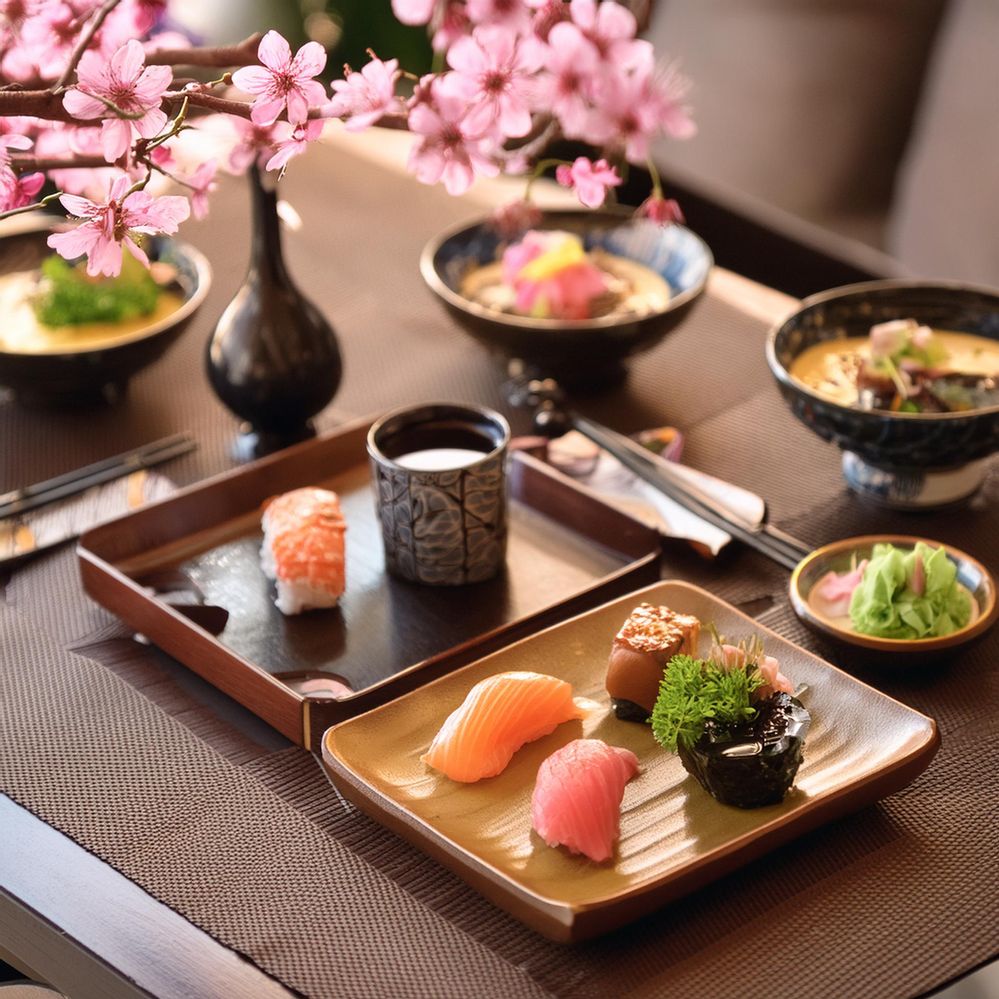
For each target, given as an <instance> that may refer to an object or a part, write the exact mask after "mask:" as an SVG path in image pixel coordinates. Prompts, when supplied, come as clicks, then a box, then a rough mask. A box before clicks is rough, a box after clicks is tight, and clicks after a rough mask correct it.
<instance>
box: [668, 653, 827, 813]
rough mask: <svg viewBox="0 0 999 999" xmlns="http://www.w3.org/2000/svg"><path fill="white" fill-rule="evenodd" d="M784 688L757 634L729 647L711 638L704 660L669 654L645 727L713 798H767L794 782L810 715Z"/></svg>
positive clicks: (766, 801) (756, 801) (775, 798)
mask: <svg viewBox="0 0 999 999" xmlns="http://www.w3.org/2000/svg"><path fill="white" fill-rule="evenodd" d="M792 689H793V688H792V686H791V683H790V681H789V680H788V679H787V677H785V676H784V675H783V674H782V673H781V672H780V670H779V666H778V663H777V660H776V659H774V658H773V657H772V656H767V655H764V653H763V647H762V645H761V643H760V642H759V640H752V641H750V642H748V643H746V642H743V643H741V644H740V645H738V646H735V645H726V644H724V643H723V642H722V641H721V640H720V639H716V641H715V643H714V644H713V645H712V647H711V651H710V652H709V653H708V656H707V658H706V659H697V658H695V657H693V656H689V655H680V656H674V657H673V658H672V659H671V660H670V662H669V665H668V666H667V668H666V671H665V673H664V675H663V679H662V683H661V684H660V689H659V697H658V699H657V701H656V704H655V707H654V709H653V711H652V731H653V734H654V735H655V737H656V740H657V741H658V742H659V743H660V745H662V746H664V747H665V748H666V749H669V750H671V751H673V752H676V753H678V754H679V756H680V761H681V762H682V763H683V766H684V768H685V769H686V770H687V772H688V773H690V774H692V775H693V776H694V777H696V778H697V780H698V781H699V782H700V784H701V785H702V786H703V787H704V789H705V790H706V791H708V792H709V793H710V794H712V795H713V796H714V797H715V798H717V799H718V800H719V801H722V802H724V803H725V804H728V805H737V806H738V807H740V808H757V807H759V806H761V805H770V804H774V803H776V802H779V801H781V800H783V798H784V795H785V794H787V792H788V790H789V789H790V787H791V785H792V784H793V783H794V778H795V775H796V774H797V772H798V767H799V766H800V764H801V760H802V753H803V750H804V744H805V735H806V734H807V732H808V727H809V724H810V722H811V717H810V715H809V714H808V711H807V710H806V709H805V707H804V705H803V704H802V703H801V701H799V700H798V699H797V698H796V697H793V696H792Z"/></svg>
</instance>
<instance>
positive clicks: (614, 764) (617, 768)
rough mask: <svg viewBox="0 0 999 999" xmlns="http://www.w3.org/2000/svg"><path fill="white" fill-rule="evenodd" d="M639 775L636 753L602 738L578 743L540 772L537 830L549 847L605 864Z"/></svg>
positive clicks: (534, 810) (534, 803) (534, 809)
mask: <svg viewBox="0 0 999 999" xmlns="http://www.w3.org/2000/svg"><path fill="white" fill-rule="evenodd" d="M636 773H638V757H637V756H635V754H634V753H633V752H631V750H630V749H622V748H620V747H619V746H608V745H607V743H606V742H603V741H602V740H600V739H574V740H573V741H572V742H570V743H568V744H566V745H565V746H563V747H562V748H561V749H558V750H556V751H555V752H554V753H552V755H551V756H549V757H548V758H547V759H546V760H545V761H544V762H543V763H542V764H541V766H540V767H539V768H538V778H537V782H536V783H535V785H534V793H533V795H532V796H531V825H532V826H533V828H534V829H535V830H536V831H537V833H538V835H539V836H541V838H542V839H543V840H544V841H545V842H546V843H547V844H548V845H549V846H553V847H554V846H564V847H565V848H566V849H567V850H569V852H570V853H581V854H583V856H586V857H589V859H590V860H593V861H596V862H597V863H601V862H602V861H605V860H610V858H611V856H612V854H613V852H614V842H615V840H617V838H618V836H619V835H620V831H621V799H622V798H623V797H624V787H625V785H626V784H627V783H628V781H629V780H631V778H632V777H634V776H635V774H636Z"/></svg>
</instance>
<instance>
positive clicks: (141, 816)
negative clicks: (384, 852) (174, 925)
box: [0, 606, 540, 997]
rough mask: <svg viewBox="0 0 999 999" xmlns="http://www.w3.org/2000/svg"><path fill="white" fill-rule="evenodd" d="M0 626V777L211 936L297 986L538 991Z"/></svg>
mask: <svg viewBox="0 0 999 999" xmlns="http://www.w3.org/2000/svg"><path fill="white" fill-rule="evenodd" d="M0 635H2V638H0V663H3V664H4V668H3V670H2V671H0V703H2V704H3V707H4V720H5V725H4V740H5V743H6V745H7V746H8V747H10V749H11V751H7V752H4V753H0V788H3V789H4V790H5V791H6V792H7V793H8V794H9V795H10V796H11V797H12V798H13V799H14V800H15V801H17V802H19V803H20V804H22V805H24V806H25V807H26V808H29V809H30V810H31V811H32V812H34V813H35V814H36V815H38V816H39V817H40V818H42V819H44V820H45V821H46V822H49V823H50V824H51V825H53V826H55V827H56V828H57V829H60V830H61V831H63V832H65V833H66V834H67V835H69V836H71V837H72V838H73V839H75V840H76V841H77V842H79V843H82V844H84V845H85V846H87V847H88V848H89V849H90V850H91V851H92V852H93V853H95V854H97V856H99V857H101V858H102V859H103V860H106V861H107V862H108V863H110V864H111V865H112V866H113V867H115V868H116V869H117V870H119V871H121V872H122V873H123V874H125V875H126V876H128V877H129V878H131V879H132V880H133V881H135V882H136V883H137V884H139V885H141V886H142V887H144V888H146V889H147V890H148V891H149V892H150V893H151V894H152V895H154V896H155V897H156V898H158V899H160V900H161V901H163V902H165V903H166V904H167V905H169V906H171V907H172V908H174V909H176V910H177V911H178V912H180V913H182V914H183V915H184V916H186V917H187V918H188V919H190V920H192V921H193V922H194V923H196V924H197V925H199V926H202V927H204V928H206V929H208V931H209V932H210V933H211V934H212V936H214V937H215V938H216V939H218V940H220V941H221V942H222V943H224V944H226V946H228V947H231V948H233V949H235V950H238V951H240V952H241V953H243V954H246V955H247V956H248V957H250V958H251V959H252V960H253V961H254V962H255V963H256V964H257V965H259V966H260V967H261V968H263V969H264V970H265V971H267V972H269V973H270V974H272V975H274V976H276V977H278V978H279V979H280V980H281V981H283V982H285V983H286V984H287V985H290V986H291V987H292V988H295V989H298V990H299V991H301V992H304V993H307V994H309V995H329V994H334V993H335V994H348V995H357V994H360V993H364V992H370V991H372V990H373V987H374V990H376V991H380V992H382V993H384V994H394V995H403V994H405V995H417V994H419V995H425V996H440V995H444V994H446V993H449V992H450V991H451V990H453V988H454V983H455V982H457V981H461V980H462V978H463V977H465V976H467V974H468V969H469V968H474V969H476V971H477V976H476V977H477V979H478V982H477V985H476V990H475V991H476V994H479V995H492V996H503V997H505V996H509V995H511V994H524V995H532V994H540V990H538V989H537V988H535V987H533V985H532V982H531V980H530V979H529V978H528V977H527V976H526V975H525V974H524V973H523V971H521V970H520V969H518V968H517V967H515V966H514V965H511V964H509V963H508V962H506V961H503V960H502V959H500V958H499V957H497V956H496V955H494V954H493V953H492V952H491V951H490V950H489V948H488V947H486V946H484V945H483V944H481V943H478V942H476V941H475V940H473V939H472V938H471V937H470V936H469V935H468V934H467V933H465V932H463V931H462V930H461V929H459V928H458V927H457V926H456V925H454V924H453V923H451V922H449V921H448V920H447V919H445V918H442V917H441V916H440V915H438V914H437V913H435V912H434V911H433V910H432V909H430V908H429V907H427V906H425V905H421V904H419V903H418V902H417V901H416V900H415V899H414V898H413V897H412V896H411V894H410V893H408V892H407V891H406V890H405V889H404V888H402V887H400V886H399V885H398V884H396V883H395V882H394V881H393V880H392V878H391V877H390V876H389V875H387V874H386V873H384V872H383V871H380V870H378V869H377V868H376V867H375V866H373V865H372V864H370V863H368V862H365V861H364V860H363V859H362V858H360V857H358V855H357V853H356V852H354V851H352V850H351V849H350V848H349V847H348V846H346V845H345V844H344V843H342V842H340V841H339V840H338V839H336V838H334V837H332V836H330V835H328V834H327V833H326V832H324V831H323V830H322V829H321V828H320V827H319V826H318V825H317V824H316V823H315V822H313V821H312V820H311V819H309V818H308V816H307V815H305V814H303V813H302V812H300V811H299V810H297V809H295V808H293V807H291V806H290V805H289V804H288V803H287V802H285V801H284V800H283V799H282V798H281V797H280V796H279V795H277V794H275V793H274V792H273V791H271V790H270V789H268V787H267V786H266V785H265V784H264V783H262V782H261V781H259V780H256V779H255V778H254V777H253V776H252V774H251V773H250V772H249V771H248V770H247V769H246V768H240V767H237V766H236V765H234V764H233V763H231V762H229V760H227V759H226V758H225V757H223V756H222V755H221V754H219V753H218V752H216V751H215V750H213V749H212V748H211V747H209V746H208V744H207V743H205V742H204V741H203V740H202V739H200V738H198V737H197V736H196V735H194V734H193V733H192V732H191V731H190V730H189V729H188V728H187V727H185V726H184V725H183V724H181V723H180V722H179V721H177V720H175V719H173V718H171V717H170V716H169V715H168V714H167V713H166V712H164V711H163V710H162V709H160V708H159V707H157V706H156V705H154V704H153V703H152V702H151V701H150V700H149V699H148V698H146V697H144V696H143V695H142V694H140V693H137V692H136V691H135V690H133V689H132V688H131V687H130V686H129V685H128V684H126V683H124V682H123V681H122V680H120V679H119V678H118V677H116V676H115V675H114V674H113V673H112V672H111V671H110V670H108V669H106V668H105V667H103V666H101V665H100V664H98V663H96V662H93V661H92V660H89V659H85V658H83V657H81V656H77V655H75V654H73V653H70V652H66V651H65V650H64V649H62V648H61V647H60V646H58V645H57V644H56V643H54V642H52V641H51V640H49V639H47V638H45V637H44V636H43V635H41V634H40V633H39V632H38V631H37V630H36V629H35V628H33V627H32V626H31V625H30V624H28V623H27V622H26V621H24V620H23V618H21V617H20V616H19V615H18V614H16V612H14V611H12V610H11V609H9V608H4V607H2V606H0ZM40 676H51V677H58V678H59V679H58V681H56V682H52V683H46V682H44V680H43V681H42V682H39V677H40ZM54 733H59V737H58V738H54V737H53V736H54ZM387 913H391V916H392V920H393V923H394V927H395V929H394V931H393V932H392V933H372V932H371V931H372V927H374V926H376V925H378V923H379V921H380V920H384V918H385V915H386V914H387ZM306 927H307V928H308V938H307V939H306V938H305V935H304V933H303V931H304V930H305V928H306ZM322 942H326V944H327V945H326V946H322V945H318V946H317V944H321V943H322ZM424 962H426V964H425V965H424ZM417 963H419V966H420V974H419V975H418V976H414V975H413V968H414V965H416V964H417Z"/></svg>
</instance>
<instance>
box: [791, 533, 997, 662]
mask: <svg viewBox="0 0 999 999" xmlns="http://www.w3.org/2000/svg"><path fill="white" fill-rule="evenodd" d="M917 541H922V542H924V543H925V544H928V545H932V546H933V547H934V548H938V547H940V542H939V541H930V540H928V539H926V538H916V537H910V536H908V535H900V534H878V535H867V536H865V537H860V538H844V539H843V540H841V541H835V542H833V543H832V544H830V545H825V546H824V547H822V548H817V549H816V550H815V551H814V552H812V553H811V555H809V556H808V558H806V559H803V560H802V561H801V562H800V563H799V564H798V566H797V568H796V569H795V570H794V572H793V573H792V574H791V582H790V584H789V596H790V599H791V606H792V607H793V608H794V612H795V613H796V614H797V615H798V617H800V618H801V620H802V621H804V623H805V624H807V625H808V626H809V627H810V628H812V629H813V630H815V631H817V632H819V633H820V634H822V635H825V636H826V637H827V638H831V639H832V640H833V641H835V642H837V643H841V644H845V645H850V646H853V647H855V648H860V649H863V650H865V652H867V653H875V654H878V655H877V658H878V660H879V661H881V662H889V661H891V662H892V663H897V664H898V665H908V664H911V663H912V662H913V661H914V660H921V659H930V658H934V657H937V656H939V655H940V654H941V653H945V652H950V651H952V650H953V649H956V648H958V647H959V646H961V645H964V644H966V643H968V642H971V641H973V640H974V639H976V638H978V636H979V635H981V634H983V633H984V632H985V631H987V630H988V629H989V628H991V627H992V625H993V624H995V621H996V617H997V616H999V604H997V602H996V582H995V579H994V578H993V577H992V575H991V573H990V572H989V571H988V569H986V568H985V566H984V565H982V563H981V562H979V561H978V560H977V559H974V558H972V557H971V556H970V555H968V554H966V553H965V552H963V551H961V550H960V549H959V548H954V547H952V546H951V545H943V548H944V549H945V550H946V552H947V557H948V558H949V559H950V560H951V561H952V562H953V563H954V564H955V565H956V566H957V580H958V582H959V583H961V584H962V585H963V586H965V587H966V588H967V589H968V591H969V592H970V593H971V594H972V596H973V597H974V598H975V602H976V603H977V605H978V612H977V614H973V615H972V617H971V619H970V620H969V621H968V623H967V624H966V625H965V626H964V627H963V628H961V629H959V630H958V631H955V632H952V633H951V634H949V635H942V636H940V637H938V638H916V639H907V638H878V637H876V636H874V635H863V634H861V633H860V632H857V631H854V630H853V629H852V628H850V627H842V626H841V625H840V623H839V622H837V621H835V620H832V619H830V618H828V617H824V616H823V615H820V614H818V613H816V611H814V610H813V609H812V607H811V606H810V605H809V603H808V598H809V595H810V594H811V591H812V587H813V586H814V585H815V584H816V583H817V582H818V581H819V580H820V579H822V577H823V576H825V574H826V573H827V572H830V571H834V572H845V571H846V570H848V569H849V568H850V567H851V565H852V564H853V563H852V560H853V559H854V558H856V559H862V558H868V557H869V556H870V554H871V550H872V549H873V548H874V546H875V545H876V544H878V543H879V542H888V543H889V544H893V545H895V546H896V547H898V548H906V549H908V548H913V547H914V546H915V544H916V542H917Z"/></svg>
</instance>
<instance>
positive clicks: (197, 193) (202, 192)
mask: <svg viewBox="0 0 999 999" xmlns="http://www.w3.org/2000/svg"><path fill="white" fill-rule="evenodd" d="M159 148H160V149H162V148H163V147H162V146H160V147H159ZM217 168H218V162H217V161H216V160H208V161H206V162H205V163H202V164H201V166H199V167H198V169H197V170H195V171H194V173H192V174H191V175H190V176H189V177H181V178H179V179H180V180H181V182H182V183H183V184H184V185H185V186H186V187H189V188H190V189H191V211H192V213H193V214H194V217H195V218H196V219H203V218H206V217H207V215H208V195H209V194H211V193H212V192H213V191H214V190H216V188H217V187H218V184H216V183H215V172H216V170H217Z"/></svg>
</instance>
